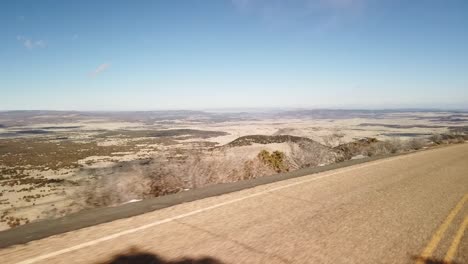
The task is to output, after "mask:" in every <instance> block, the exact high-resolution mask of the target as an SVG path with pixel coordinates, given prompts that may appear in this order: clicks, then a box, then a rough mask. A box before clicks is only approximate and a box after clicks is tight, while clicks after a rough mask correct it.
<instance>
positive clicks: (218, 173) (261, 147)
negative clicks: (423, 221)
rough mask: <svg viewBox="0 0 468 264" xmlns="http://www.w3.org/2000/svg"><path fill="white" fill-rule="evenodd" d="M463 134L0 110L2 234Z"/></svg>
mask: <svg viewBox="0 0 468 264" xmlns="http://www.w3.org/2000/svg"><path fill="white" fill-rule="evenodd" d="M467 132H468V113H466V112H459V111H428V110H424V111H423V110H268V111H267V110H265V111H252V112H204V111H151V112H71V111H66V112H65V111H64V112H61V111H9V112H0V216H1V218H0V230H4V229H8V228H11V227H15V226H18V225H23V224H26V223H29V222H32V221H38V220H41V219H46V218H55V217H60V216H63V215H66V214H69V213H73V212H77V211H79V210H83V209H86V208H93V207H100V206H115V205H118V204H122V203H128V202H133V201H138V200H141V199H145V198H148V197H154V196H160V195H165V194H169V193H175V192H181V191H185V190H188V189H193V188H200V187H203V186H206V185H210V184H216V183H222V182H232V181H238V180H244V179H250V178H256V177H261V176H268V175H271V174H275V173H278V172H286V171H291V170H295V169H298V168H304V167H313V166H322V165H326V164H330V163H335V162H340V161H343V160H346V159H354V158H363V157H366V156H373V155H386V154H390V153H397V152H405V151H415V150H419V149H423V148H428V147H432V146H434V145H438V144H447V143H461V142H464V141H465V140H466V133H467Z"/></svg>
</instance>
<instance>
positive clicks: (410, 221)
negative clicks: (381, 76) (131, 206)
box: [0, 144, 468, 263]
mask: <svg viewBox="0 0 468 264" xmlns="http://www.w3.org/2000/svg"><path fill="white" fill-rule="evenodd" d="M467 217H468V144H462V145H454V146H450V147H445V148H438V149H433V150H428V151H422V152H418V153H413V154H409V155H404V156H397V157H392V158H388V159H382V160H376V161H372V162H368V163H364V164H358V165H354V166H351V167H346V168H341V169H337V170H332V171H327V172H322V173H318V174H313V175H308V176H304V177H299V178H293V179H288V180H284V181H279V182H275V183H270V184H265V185H260V186H256V187H253V188H250V189H246V190H242V191H237V192H232V193H228V194H224V195H219V196H215V197H209V198H205V199H201V200H196V201H191V202H187V203H183V204H179V205H175V206H171V207H167V208H163V209H161V210H157V211H154V212H150V213H146V214H142V215H138V216H133V217H129V218H125V219H120V220H116V221H113V222H108V223H103V224H99V225H95V226H91V227H87V228H82V229H79V230H75V231H71V232H68V233H64V234H60V235H56V236H51V237H48V238H44V239H41V240H36V241H31V242H29V243H27V244H24V245H16V246H11V247H8V248H4V249H1V250H0V260H1V262H2V263H101V262H104V261H108V260H111V259H112V258H115V257H116V256H117V255H119V254H124V255H126V257H125V260H127V262H120V263H144V262H136V260H139V261H141V260H148V259H149V260H152V261H153V262H147V263H162V262H160V261H159V258H164V259H169V260H174V259H178V258H182V257H190V258H201V257H203V256H207V257H211V258H213V259H215V260H216V261H218V262H219V263H415V262H416V263H425V262H426V263H443V262H442V261H444V259H445V260H446V261H452V263H468V235H466V234H465V235H464V233H466V232H465V230H466V228H467V225H468V220H467V219H468V218H467ZM142 252H145V253H147V254H143V253H142ZM151 254H154V255H151ZM156 255H157V256H156ZM121 258H123V257H121ZM158 261H159V262H158ZM438 261H440V262H438ZM187 263H196V262H187ZM198 263H215V262H214V260H213V261H211V262H210V261H209V260H206V261H205V262H202V261H200V262H198Z"/></svg>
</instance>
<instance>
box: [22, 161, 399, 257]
mask: <svg viewBox="0 0 468 264" xmlns="http://www.w3.org/2000/svg"><path fill="white" fill-rule="evenodd" d="M401 158H402V156H399V157H393V158H387V159H383V160H379V161H373V162H372V161H371V162H369V163H365V164H364V165H361V166H356V167H354V166H352V167H350V168H348V169H344V170H340V171H337V172H332V173H329V174H326V175H321V176H317V177H314V178H312V179H307V180H303V181H298V182H293V183H290V184H287V185H283V186H279V187H276V188H272V189H268V190H264V191H260V192H258V193H254V194H251V195H247V196H244V197H242V198H238V199H233V200H230V201H226V202H222V203H219V204H216V205H212V206H208V207H205V208H201V209H198V210H195V211H191V212H189V213H185V214H181V215H178V216H174V217H169V218H166V219H163V220H158V221H155V222H152V223H149V224H146V225H142V226H140V227H136V228H132V229H128V230H125V231H121V232H118V233H115V234H112V235H108V236H105V237H101V238H98V239H95V240H91V241H88V242H85V243H81V244H78V245H76V246H72V247H69V248H64V249H61V250H58V251H54V252H51V253H48V254H44V255H39V256H37V257H33V258H30V259H26V260H23V261H21V262H17V264H32V263H36V262H38V261H41V260H45V259H49V258H52V257H56V256H59V255H62V254H65V253H68V252H72V251H75V250H79V249H82V248H85V247H89V246H93V245H96V244H99V243H101V242H104V241H107V240H111V239H114V238H118V237H121V236H124V235H128V234H131V233H135V232H138V231H141V230H144V229H148V228H151V227H154V226H158V225H161V224H164V223H168V222H171V221H174V220H178V219H181V218H185V217H187V216H192V215H195V214H199V213H202V212H206V211H209V210H212V209H215V208H218V207H221V206H225V205H228V204H233V203H237V202H240V201H243V200H247V199H250V198H253V197H256V196H260V195H263V194H267V193H271V192H275V191H278V190H282V189H286V188H289V187H292V186H296V185H300V184H303V183H308V182H312V181H316V180H319V179H323V178H326V177H330V176H334V175H337V174H340V173H344V172H348V171H353V170H356V169H361V168H365V167H369V166H374V165H376V164H380V163H384V162H389V161H393V160H397V159H401ZM324 173H326V172H324ZM312 175H313V174H312ZM307 176H308V175H306V176H303V177H307ZM309 176H310V175H309ZM273 183H274V182H273ZM254 188H255V187H254ZM70 232H73V231H70Z"/></svg>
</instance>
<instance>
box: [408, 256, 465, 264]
mask: <svg viewBox="0 0 468 264" xmlns="http://www.w3.org/2000/svg"><path fill="white" fill-rule="evenodd" d="M412 259H413V260H414V261H423V263H425V264H459V263H458V262H454V261H450V262H445V261H443V260H440V259H435V258H424V257H421V256H413V257H412Z"/></svg>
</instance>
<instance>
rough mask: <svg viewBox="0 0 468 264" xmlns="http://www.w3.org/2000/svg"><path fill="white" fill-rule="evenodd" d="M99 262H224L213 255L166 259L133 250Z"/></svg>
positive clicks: (139, 263)
mask: <svg viewBox="0 0 468 264" xmlns="http://www.w3.org/2000/svg"><path fill="white" fill-rule="evenodd" d="M99 264H224V263H223V262H221V261H219V260H217V259H214V258H211V257H202V258H188V257H184V258H181V259H177V260H165V259H164V258H162V257H160V256H158V255H156V254H153V253H150V252H142V251H136V250H131V251H130V252H129V253H126V254H118V255H116V256H114V257H113V258H112V259H110V260H108V261H104V262H100V263H99Z"/></svg>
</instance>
